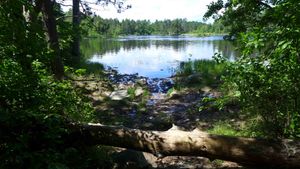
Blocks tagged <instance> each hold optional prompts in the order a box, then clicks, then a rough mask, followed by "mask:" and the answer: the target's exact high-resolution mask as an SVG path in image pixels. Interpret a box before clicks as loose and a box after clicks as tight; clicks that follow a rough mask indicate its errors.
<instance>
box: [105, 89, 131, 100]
mask: <svg viewBox="0 0 300 169" xmlns="http://www.w3.org/2000/svg"><path fill="white" fill-rule="evenodd" d="M109 97H110V99H111V100H123V99H125V98H127V97H129V95H128V93H127V90H117V91H114V92H112V93H111V94H110V96H109Z"/></svg>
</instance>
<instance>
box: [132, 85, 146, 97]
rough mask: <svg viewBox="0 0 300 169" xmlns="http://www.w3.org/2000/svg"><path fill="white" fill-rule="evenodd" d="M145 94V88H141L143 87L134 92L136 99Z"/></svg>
mask: <svg viewBox="0 0 300 169" xmlns="http://www.w3.org/2000/svg"><path fill="white" fill-rule="evenodd" d="M143 93H144V90H143V88H141V87H138V88H136V89H135V91H134V95H135V96H136V97H138V96H140V95H142V94H143Z"/></svg>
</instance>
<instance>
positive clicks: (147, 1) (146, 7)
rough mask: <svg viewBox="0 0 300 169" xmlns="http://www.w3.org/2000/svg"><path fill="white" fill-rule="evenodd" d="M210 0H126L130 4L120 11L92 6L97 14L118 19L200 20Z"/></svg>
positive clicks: (110, 7)
mask: <svg viewBox="0 0 300 169" xmlns="http://www.w3.org/2000/svg"><path fill="white" fill-rule="evenodd" d="M211 1H212V0H127V1H126V4H130V5H132V8H131V9H128V10H126V11H124V12H122V13H117V10H116V9H115V8H114V7H112V6H109V7H100V8H99V7H94V8H97V9H98V10H97V11H96V14H97V15H100V16H101V17H103V18H118V19H126V18H128V19H133V20H138V19H149V20H151V21H155V20H156V19H157V20H164V19H175V18H186V19H188V20H196V21H202V17H203V14H204V13H205V11H206V10H207V5H208V4H209V3H210V2H211Z"/></svg>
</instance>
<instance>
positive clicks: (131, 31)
mask: <svg viewBox="0 0 300 169" xmlns="http://www.w3.org/2000/svg"><path fill="white" fill-rule="evenodd" d="M83 22H85V24H86V26H87V27H88V28H92V29H86V30H88V31H86V36H108V37H116V36H120V35H182V34H194V35H197V36H205V35H212V34H215V35H217V34H220V35H222V34H226V33H227V32H226V31H227V30H226V28H225V27H224V26H223V25H222V24H220V23H217V22H215V23H214V24H206V23H202V22H196V21H187V20H186V19H175V20H163V21H158V20H156V21H155V22H153V23H151V22H150V21H149V20H137V21H134V20H129V19H125V20H122V21H119V20H117V19H103V18H101V17H100V16H93V17H87V18H86V19H85V21H83ZM83 25H84V24H83ZM84 27H85V26H83V27H82V28H83V29H84Z"/></svg>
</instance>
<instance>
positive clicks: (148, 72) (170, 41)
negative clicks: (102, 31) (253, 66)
mask: <svg viewBox="0 0 300 169" xmlns="http://www.w3.org/2000/svg"><path fill="white" fill-rule="evenodd" d="M81 51H82V54H83V55H84V57H85V59H86V60H88V61H89V62H98V63H102V64H103V65H104V66H106V67H111V68H113V69H116V70H117V71H118V72H119V73H120V74H136V73H138V75H140V76H144V77H148V78H166V77H170V76H172V75H174V74H175V72H176V70H177V69H178V67H179V65H180V63H181V62H184V61H189V60H199V59H212V56H213V55H214V53H221V54H222V55H223V56H225V57H227V58H234V57H235V56H236V55H237V54H236V52H235V50H234V47H233V45H232V44H231V42H229V41H225V40H223V37H222V36H210V37H192V36H126V37H120V38H115V39H100V38H99V39H98V38H96V39H84V40H83V41H82V43H81Z"/></svg>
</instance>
